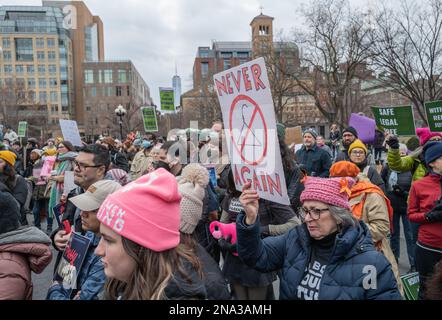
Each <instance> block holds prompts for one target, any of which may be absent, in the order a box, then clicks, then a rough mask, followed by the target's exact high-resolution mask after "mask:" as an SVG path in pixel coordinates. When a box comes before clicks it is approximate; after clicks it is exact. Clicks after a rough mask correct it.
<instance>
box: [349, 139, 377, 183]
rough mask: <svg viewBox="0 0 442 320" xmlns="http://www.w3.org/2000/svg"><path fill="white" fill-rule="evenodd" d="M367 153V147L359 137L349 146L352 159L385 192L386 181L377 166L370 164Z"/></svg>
mask: <svg viewBox="0 0 442 320" xmlns="http://www.w3.org/2000/svg"><path fill="white" fill-rule="evenodd" d="M367 154H368V149H367V147H366V146H365V144H364V143H363V142H362V141H361V140H359V139H356V140H355V141H354V142H353V143H352V144H351V145H350V147H349V148H348V156H349V158H350V161H351V162H353V163H354V164H355V165H357V166H358V168H359V169H360V170H361V172H362V173H364V174H365V175H366V176H367V177H368V179H370V181H371V182H372V183H373V184H375V185H377V186H378V187H379V188H381V189H382V191H383V192H385V182H384V180H382V177H381V176H380V174H379V173H378V172H377V170H376V168H375V167H373V166H370V165H369V164H368V161H367Z"/></svg>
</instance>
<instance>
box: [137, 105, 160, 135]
mask: <svg viewBox="0 0 442 320" xmlns="http://www.w3.org/2000/svg"><path fill="white" fill-rule="evenodd" d="M141 114H142V117H143V124H144V131H146V132H157V131H158V123H157V113H156V110H155V107H143V108H141Z"/></svg>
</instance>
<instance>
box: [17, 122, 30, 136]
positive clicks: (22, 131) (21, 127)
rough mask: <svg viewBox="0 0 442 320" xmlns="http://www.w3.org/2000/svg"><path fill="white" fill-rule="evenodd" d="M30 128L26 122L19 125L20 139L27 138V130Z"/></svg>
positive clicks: (18, 133)
mask: <svg viewBox="0 0 442 320" xmlns="http://www.w3.org/2000/svg"><path fill="white" fill-rule="evenodd" d="M27 127H28V123H27V122H26V121H20V122H19V123H18V132H17V135H18V137H19V138H24V137H26V129H27Z"/></svg>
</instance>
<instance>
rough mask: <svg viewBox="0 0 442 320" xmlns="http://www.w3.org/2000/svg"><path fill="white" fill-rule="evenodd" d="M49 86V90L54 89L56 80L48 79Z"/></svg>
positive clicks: (56, 83)
mask: <svg viewBox="0 0 442 320" xmlns="http://www.w3.org/2000/svg"><path fill="white" fill-rule="evenodd" d="M49 85H50V86H51V88H55V87H56V86H57V85H58V82H57V79H56V78H50V79H49Z"/></svg>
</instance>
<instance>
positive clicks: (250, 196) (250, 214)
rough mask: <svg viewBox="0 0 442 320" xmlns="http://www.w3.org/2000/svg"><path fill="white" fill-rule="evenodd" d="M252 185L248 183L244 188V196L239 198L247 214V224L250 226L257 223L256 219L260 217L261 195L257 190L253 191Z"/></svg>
mask: <svg viewBox="0 0 442 320" xmlns="http://www.w3.org/2000/svg"><path fill="white" fill-rule="evenodd" d="M251 187H252V184H251V183H250V182H247V183H245V184H244V186H243V188H242V194H241V196H240V197H239V201H240V202H241V205H242V207H243V209H244V212H245V213H246V223H247V224H248V225H251V224H254V223H255V222H256V217H257V216H258V209H259V202H258V200H259V195H258V192H256V190H252V189H251Z"/></svg>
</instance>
